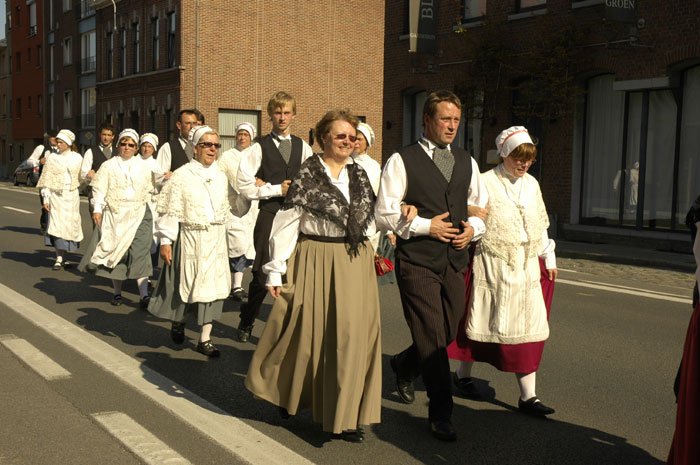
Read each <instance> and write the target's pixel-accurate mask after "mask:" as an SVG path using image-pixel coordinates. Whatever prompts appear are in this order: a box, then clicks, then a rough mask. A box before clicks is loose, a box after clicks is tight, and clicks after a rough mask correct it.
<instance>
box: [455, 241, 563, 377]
mask: <svg viewBox="0 0 700 465" xmlns="http://www.w3.org/2000/svg"><path fill="white" fill-rule="evenodd" d="M473 253H474V251H473V249H472V250H470V255H473ZM539 260H540V284H541V285H542V294H543V296H544V304H545V306H546V307H547V320H549V309H550V307H551V306H552V295H553V294H554V281H550V280H549V275H548V274H547V269H546V268H545V266H544V260H542V259H541V258H540V259H539ZM464 283H465V284H466V289H467V307H468V306H469V296H470V295H471V292H472V269H471V267H469V268H467V272H466V274H465V276H464ZM468 311H469V309H468V308H467V309H466V311H465V312H464V316H463V317H462V319H461V320H460V322H459V329H458V330H457V339H455V340H454V341H453V342H452V344H450V345H449V347H448V348H447V355H448V356H449V357H450V358H451V359H454V360H462V361H464V362H486V363H490V364H491V365H493V366H494V367H496V368H497V369H499V370H501V371H508V372H513V373H532V372H534V371H537V369H538V368H539V366H540V361H541V360H542V352H543V351H544V342H545V341H539V342H525V343H523V344H511V345H508V344H499V343H496V342H478V341H472V340H471V339H469V338H468V337H467V333H466V329H465V325H466V321H467V312H468Z"/></svg>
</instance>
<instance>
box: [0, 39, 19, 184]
mask: <svg viewBox="0 0 700 465" xmlns="http://www.w3.org/2000/svg"><path fill="white" fill-rule="evenodd" d="M10 59H11V55H10V52H9V50H8V47H7V39H2V40H0V178H4V177H9V176H11V175H12V173H13V172H14V170H15V168H16V167H17V165H18V164H19V161H18V160H17V157H15V154H14V151H13V152H10V141H11V140H12V115H11V114H10V101H11V99H12V74H11V73H10Z"/></svg>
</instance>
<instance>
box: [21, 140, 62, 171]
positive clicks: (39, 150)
mask: <svg viewBox="0 0 700 465" xmlns="http://www.w3.org/2000/svg"><path fill="white" fill-rule="evenodd" d="M45 147H46V146H45V145H43V144H40V145H37V146H36V147H35V148H34V151H33V152H32V154H31V155H30V156H29V158H27V164H28V165H29V166H31V167H32V168H35V167H37V166H39V163H40V160H41V156H42V155H43V154H44V151H45V150H46V148H45ZM49 150H50V151H51V153H58V147H51V146H49Z"/></svg>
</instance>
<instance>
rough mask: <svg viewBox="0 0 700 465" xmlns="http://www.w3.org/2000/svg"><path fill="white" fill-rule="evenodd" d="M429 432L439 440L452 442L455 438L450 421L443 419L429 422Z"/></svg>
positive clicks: (455, 434) (455, 433)
mask: <svg viewBox="0 0 700 465" xmlns="http://www.w3.org/2000/svg"><path fill="white" fill-rule="evenodd" d="M430 432H431V433H433V436H435V437H436V438H437V439H439V440H441V441H447V442H454V441H456V440H457V432H456V431H455V428H454V426H452V423H450V422H449V421H445V420H435V421H431V422H430Z"/></svg>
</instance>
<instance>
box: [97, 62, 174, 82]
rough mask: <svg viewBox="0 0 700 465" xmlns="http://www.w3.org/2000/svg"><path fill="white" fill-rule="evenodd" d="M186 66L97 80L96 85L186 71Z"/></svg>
mask: <svg viewBox="0 0 700 465" xmlns="http://www.w3.org/2000/svg"><path fill="white" fill-rule="evenodd" d="M185 69H186V68H185V67H184V66H175V67H173V68H165V69H159V70H157V71H150V72H148V73H139V74H131V75H129V76H124V77H119V78H115V79H108V80H107V81H99V82H96V83H95V85H96V86H101V85H105V84H114V83H116V82H123V81H128V80H129V79H140V78H145V77H149V76H156V75H158V74H165V73H170V72H173V71H184V70H185Z"/></svg>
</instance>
